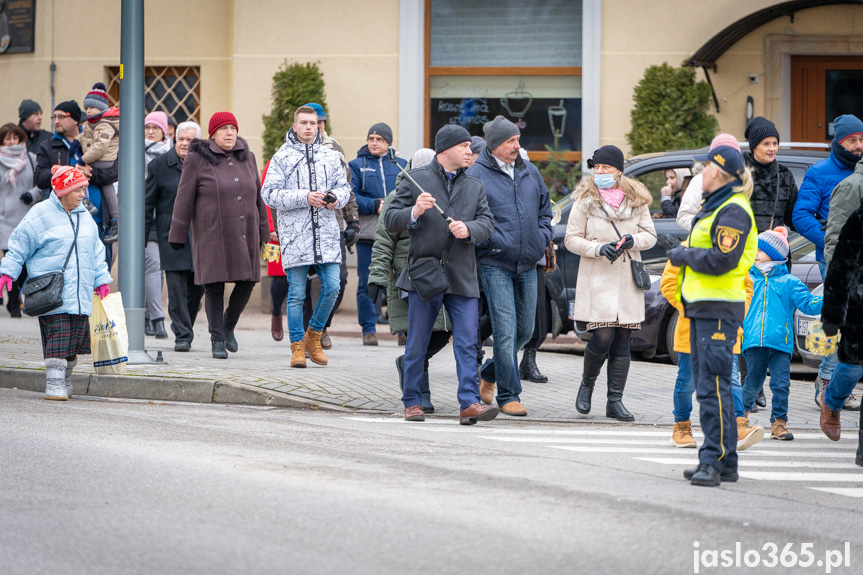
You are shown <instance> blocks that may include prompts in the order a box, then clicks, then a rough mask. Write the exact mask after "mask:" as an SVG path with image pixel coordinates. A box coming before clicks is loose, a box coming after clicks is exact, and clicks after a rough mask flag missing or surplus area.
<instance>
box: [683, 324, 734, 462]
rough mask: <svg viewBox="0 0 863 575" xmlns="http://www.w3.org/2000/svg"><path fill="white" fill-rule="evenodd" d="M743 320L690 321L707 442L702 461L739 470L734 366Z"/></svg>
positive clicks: (697, 391)
mask: <svg viewBox="0 0 863 575" xmlns="http://www.w3.org/2000/svg"><path fill="white" fill-rule="evenodd" d="M739 326H740V322H736V321H728V320H724V319H722V320H720V319H701V318H693V319H692V320H691V321H690V322H689V345H690V348H691V351H690V360H691V362H692V379H693V381H694V382H695V396H696V397H697V398H698V404H699V415H700V416H701V430H702V431H703V432H704V442H703V443H702V444H701V447H700V448H699V450H698V460H699V463H706V464H708V465H712V466H713V467H715V468H716V469H717V470H718V471H719V472H720V473H721V472H722V470H723V469H732V470H737V418H736V417H735V415H734V399H733V397H732V395H731V366H732V365H733V360H734V342H735V341H736V340H737V328H738V327H739Z"/></svg>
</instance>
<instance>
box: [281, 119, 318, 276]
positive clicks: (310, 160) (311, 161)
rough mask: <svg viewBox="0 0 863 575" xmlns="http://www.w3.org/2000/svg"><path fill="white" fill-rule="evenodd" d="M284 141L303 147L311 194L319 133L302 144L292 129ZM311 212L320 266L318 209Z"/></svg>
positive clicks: (315, 181) (315, 180) (314, 188)
mask: <svg viewBox="0 0 863 575" xmlns="http://www.w3.org/2000/svg"><path fill="white" fill-rule="evenodd" d="M285 140H287V141H288V143H290V144H292V145H294V146H297V147H299V146H303V147H305V153H306V165H307V166H308V168H309V190H311V191H312V192H317V191H318V174H317V172H316V171H315V146H316V145H320V143H321V132H320V131H318V133H317V134H316V135H315V140H314V142H312V143H311V144H304V143H303V142H301V141H300V139H299V138H297V134H296V133H295V132H294V129H293V128H291V129H290V130H288V134H287V136H285ZM309 208H310V209H311V210H312V249H314V251H315V263H316V264H320V263H323V262H324V255H323V251H322V250H321V230H320V223H319V220H318V208H315V207H312V206H309Z"/></svg>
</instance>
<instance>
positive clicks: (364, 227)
mask: <svg viewBox="0 0 863 575" xmlns="http://www.w3.org/2000/svg"><path fill="white" fill-rule="evenodd" d="M392 143H393V131H392V128H390V127H389V126H388V125H386V124H384V123H383V122H380V123H377V124H375V125H373V126H372V127H371V128H369V133H368V136H367V137H366V145H365V146H363V147H362V148H360V150H359V152H357V159H356V160H353V161H352V162H351V163H350V164H348V165H349V166H350V168H351V175H350V179H351V188H352V189H353V191H354V195H355V196H356V198H357V207H358V208H359V212H360V236H359V241H358V242H357V277H358V279H359V281H358V283H357V318H358V320H359V324H360V326H361V327H362V328H363V345H377V344H378V337H377V327H376V325H377V313H376V311H375V302H373V301H372V298H371V297H369V264H371V261H372V244H374V240H375V228H376V227H377V225H378V215H379V214H380V213H381V206H382V205H383V203H384V199H385V198H386V197H387V194H389V193H390V192H391V191H393V190H394V189H395V187H396V177H397V176H398V175H399V172H400V171H399V169H398V167H397V166H395V165H394V164H393V163H392V162H391V161H390V160H389V159H388V158H387V153H388V152H389V149H390V146H391V145H392ZM396 161H397V162H398V164H399V165H400V166H401V167H403V168H404V167H405V166H407V162H406V161H405V160H403V159H402V158H397V159H396Z"/></svg>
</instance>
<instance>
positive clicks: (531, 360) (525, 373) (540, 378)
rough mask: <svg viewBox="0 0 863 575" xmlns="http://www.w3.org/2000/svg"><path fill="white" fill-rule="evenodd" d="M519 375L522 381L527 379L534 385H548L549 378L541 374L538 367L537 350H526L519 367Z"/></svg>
mask: <svg viewBox="0 0 863 575" xmlns="http://www.w3.org/2000/svg"><path fill="white" fill-rule="evenodd" d="M518 375H519V377H521V379H527V380H530V381H532V382H534V383H547V382H548V378H547V377H545V376H544V375H542V373H540V371H539V368H538V367H537V366H536V350H535V349H531V348H524V354H522V356H521V363H520V364H519V365H518Z"/></svg>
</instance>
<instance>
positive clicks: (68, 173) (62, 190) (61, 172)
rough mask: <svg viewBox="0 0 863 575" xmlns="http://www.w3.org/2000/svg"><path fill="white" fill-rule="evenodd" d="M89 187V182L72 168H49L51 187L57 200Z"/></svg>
mask: <svg viewBox="0 0 863 575" xmlns="http://www.w3.org/2000/svg"><path fill="white" fill-rule="evenodd" d="M88 185H90V181H89V180H87V178H86V177H85V176H84V174H82V173H81V172H80V171H78V169H77V168H73V167H72V166H51V187H52V188H54V193H55V194H56V195H57V197H58V198H62V197H63V196H65V195H66V194H69V193H71V192H74V191H75V190H77V189H79V188H84V187H87V186H88Z"/></svg>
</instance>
